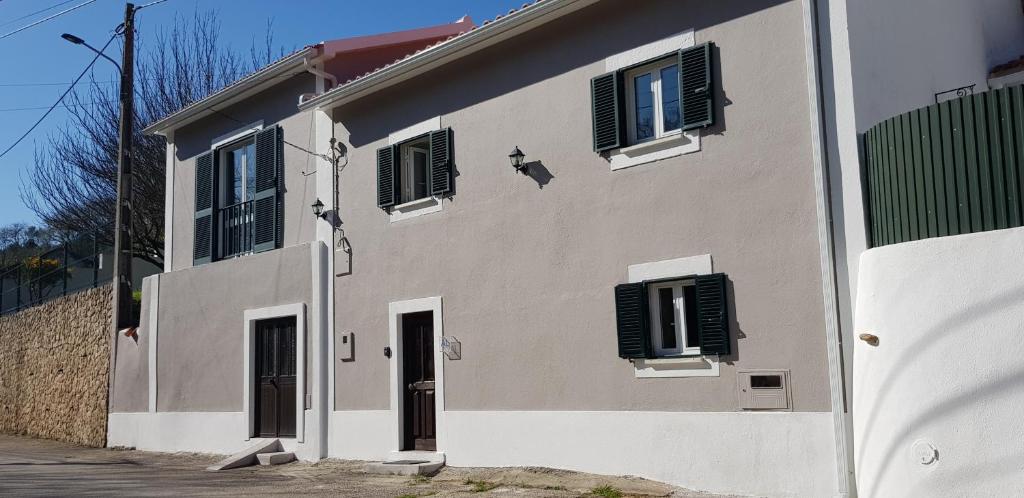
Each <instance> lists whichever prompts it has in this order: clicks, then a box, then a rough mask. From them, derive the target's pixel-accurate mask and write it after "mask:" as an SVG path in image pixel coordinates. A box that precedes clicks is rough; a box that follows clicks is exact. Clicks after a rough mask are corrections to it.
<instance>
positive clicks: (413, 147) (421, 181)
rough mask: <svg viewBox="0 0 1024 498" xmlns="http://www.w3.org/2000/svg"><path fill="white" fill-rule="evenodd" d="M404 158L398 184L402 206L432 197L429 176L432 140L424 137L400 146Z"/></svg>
mask: <svg viewBox="0 0 1024 498" xmlns="http://www.w3.org/2000/svg"><path fill="white" fill-rule="evenodd" d="M399 150H400V152H401V157H402V164H401V170H400V175H399V177H400V178H399V181H398V184H399V186H400V188H401V194H400V196H401V199H399V201H400V203H401V204H405V203H407V202H412V201H415V200H419V199H422V198H424V197H427V196H428V195H430V192H429V189H428V185H427V183H428V181H427V174H428V173H429V170H430V168H429V163H430V140H429V139H428V137H423V138H420V139H418V140H413V141H411V142H408V143H404V144H402V145H401V146H400V149H399Z"/></svg>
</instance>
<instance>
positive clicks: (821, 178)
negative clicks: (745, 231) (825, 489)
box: [802, 0, 856, 497]
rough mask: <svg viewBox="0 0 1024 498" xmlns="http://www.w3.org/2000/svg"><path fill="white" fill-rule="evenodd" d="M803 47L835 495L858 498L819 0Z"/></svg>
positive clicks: (806, 4) (809, 13)
mask: <svg viewBox="0 0 1024 498" xmlns="http://www.w3.org/2000/svg"><path fill="white" fill-rule="evenodd" d="M802 3H803V18H804V48H805V56H806V60H807V93H808V100H809V105H810V111H811V123H812V126H811V155H812V158H813V163H814V198H815V208H816V211H817V231H818V247H819V250H818V254H819V257H820V262H819V263H820V266H821V292H822V297H823V300H824V306H825V344H826V351H827V354H828V384H829V392H830V394H831V396H830V398H831V405H832V425H833V431H834V436H835V450H836V452H835V460H836V461H835V469H836V479H837V482H836V496H840V497H850V496H856V490H854V489H853V487H852V485H851V484H852V483H853V478H852V475H853V473H852V458H851V457H852V452H851V451H850V450H851V449H852V444H851V438H850V432H849V430H848V425H847V419H848V416H847V414H846V411H845V403H844V388H843V385H844V379H843V352H842V342H841V336H840V330H839V308H838V301H837V298H836V270H835V248H834V245H833V240H832V237H833V234H832V217H831V212H832V210H831V209H832V208H831V200H830V198H829V192H830V191H829V181H828V170H827V168H826V161H827V160H828V159H827V158H828V155H827V153H826V148H827V145H826V144H825V134H824V122H825V120H824V117H823V115H822V114H823V112H824V109H823V107H822V106H823V104H822V96H821V67H820V59H819V46H818V45H819V38H818V9H817V0H803V2H802Z"/></svg>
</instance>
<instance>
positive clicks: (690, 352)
mask: <svg viewBox="0 0 1024 498" xmlns="http://www.w3.org/2000/svg"><path fill="white" fill-rule="evenodd" d="M692 285H694V282H693V280H692V279H685V280H674V281H670V282H656V283H652V284H649V285H648V286H647V294H648V300H649V303H650V304H649V309H650V313H651V341H652V342H651V344H653V345H654V354H655V355H656V356H657V357H659V358H668V357H679V356H700V344H689V343H687V341H686V295H685V293H684V292H683V288H684V287H686V286H692ZM660 289H672V305H673V313H675V319H676V327H675V329H676V330H675V332H676V347H674V348H666V347H664V346H663V344H662V337H661V299H659V295H658V291H659V290H660Z"/></svg>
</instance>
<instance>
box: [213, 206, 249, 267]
mask: <svg viewBox="0 0 1024 498" xmlns="http://www.w3.org/2000/svg"><path fill="white" fill-rule="evenodd" d="M218 216H219V221H220V223H219V225H218V226H220V257H221V258H230V257H234V256H239V255H242V254H248V253H250V252H252V239H253V232H252V225H253V223H252V201H242V202H239V203H237V204H232V205H230V206H226V207H223V208H221V209H220V211H219V213H218Z"/></svg>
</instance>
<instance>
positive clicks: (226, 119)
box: [168, 74, 316, 270]
mask: <svg viewBox="0 0 1024 498" xmlns="http://www.w3.org/2000/svg"><path fill="white" fill-rule="evenodd" d="M314 90H315V78H314V76H312V75H311V74H300V75H298V76H293V77H292V78H290V79H288V80H285V81H283V82H282V83H281V84H279V85H275V86H273V87H271V88H270V89H269V90H267V91H265V92H263V93H260V94H258V95H256V96H254V97H251V98H249V99H246V100H245V101H244V102H242V103H240V104H237V105H234V106H231V107H228V108H227V109H223V110H218V111H217V112H216V113H214V114H211V115H210V117H207V118H204V119H203V120H201V121H199V122H197V123H194V124H191V125H188V126H186V127H184V128H182V129H179V130H176V131H175V133H174V136H173V143H174V147H175V154H174V186H173V191H174V208H173V210H174V216H173V218H174V223H173V230H172V232H171V233H172V239H173V240H172V243H171V250H172V258H171V259H172V261H171V265H170V267H169V268H168V270H180V269H182V268H189V267H191V266H192V248H193V239H192V238H193V236H194V234H195V227H194V220H195V200H196V198H195V181H196V175H195V172H196V170H195V158H196V156H198V155H200V154H202V153H204V152H207V151H209V150H210V146H211V143H212V142H213V141H214V140H216V139H217V138H218V137H221V136H225V135H227V134H230V133H231V132H232V131H235V130H238V129H241V128H245V127H247V126H249V125H250V124H252V123H256V122H258V121H261V120H262V121H263V125H264V126H271V125H273V124H279V125H281V128H283V129H284V141H285V144H284V218H285V223H284V240H283V241H282V246H283V247H288V246H293V245H296V244H305V243H307V242H309V241H311V240H313V237H314V230H313V221H314V218H313V216H312V215H311V214H310V210H309V206H310V205H311V204H313V202H314V201H315V200H316V175H315V172H316V157H315V156H313V155H311V154H309V153H308V152H307V151H313V150H315V145H314V143H313V121H312V113H310V112H304V113H299V112H298V111H297V110H296V106H297V105H298V102H299V95H301V94H303V93H309V92H313V91H314ZM303 149H304V150H303Z"/></svg>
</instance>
